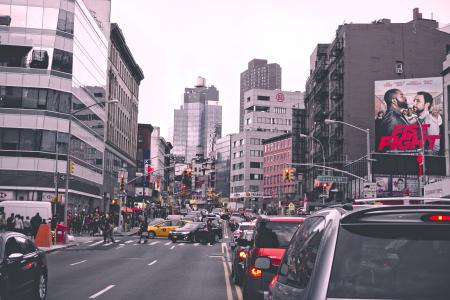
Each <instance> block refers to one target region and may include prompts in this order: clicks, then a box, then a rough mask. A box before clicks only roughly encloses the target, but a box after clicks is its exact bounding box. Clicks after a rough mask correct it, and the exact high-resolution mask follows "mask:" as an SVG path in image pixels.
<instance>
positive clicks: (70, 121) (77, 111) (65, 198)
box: [64, 99, 119, 226]
mask: <svg viewBox="0 0 450 300" xmlns="http://www.w3.org/2000/svg"><path fill="white" fill-rule="evenodd" d="M118 102H119V100H117V99H113V100H107V101H105V102H96V103H94V104H91V105H89V106H86V107H83V108H80V109H77V110H75V111H73V112H71V113H70V114H69V131H68V134H69V141H68V142H67V163H66V178H65V179H66V190H65V193H64V224H65V225H66V226H67V225H68V224H67V208H68V206H69V175H70V173H69V168H70V152H71V145H72V142H71V140H72V139H71V135H72V117H73V116H74V115H75V114H77V113H79V112H81V111H83V110H85V109H88V108H91V107H93V106H96V105H100V104H105V105H108V104H115V103H118ZM107 121H108V115H106V122H105V123H106V126H108V123H107ZM104 151H105V150H104ZM104 163H105V160H103V164H104ZM102 198H103V195H102Z"/></svg>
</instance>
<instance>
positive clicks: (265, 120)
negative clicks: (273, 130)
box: [249, 117, 292, 125]
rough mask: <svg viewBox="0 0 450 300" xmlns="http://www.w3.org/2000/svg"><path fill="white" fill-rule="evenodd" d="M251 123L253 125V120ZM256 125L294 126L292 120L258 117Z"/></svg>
mask: <svg viewBox="0 0 450 300" xmlns="http://www.w3.org/2000/svg"><path fill="white" fill-rule="evenodd" d="M249 122H250V123H251V120H250V121H249ZM256 123H259V124H275V125H292V120H291V119H280V118H265V117H257V118H256Z"/></svg>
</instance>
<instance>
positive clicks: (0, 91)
mask: <svg viewBox="0 0 450 300" xmlns="http://www.w3.org/2000/svg"><path fill="white" fill-rule="evenodd" d="M0 97H1V100H2V101H0V107H8V108H19V107H21V106H22V89H21V88H20V87H13V86H6V87H5V86H2V87H0Z"/></svg>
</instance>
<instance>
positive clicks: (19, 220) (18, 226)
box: [14, 215, 23, 233]
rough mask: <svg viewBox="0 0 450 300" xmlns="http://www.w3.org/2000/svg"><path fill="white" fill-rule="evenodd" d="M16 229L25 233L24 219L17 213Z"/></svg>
mask: <svg viewBox="0 0 450 300" xmlns="http://www.w3.org/2000/svg"><path fill="white" fill-rule="evenodd" d="M14 231H17V232H20V233H23V221H22V217H21V216H20V215H16V218H15V219H14Z"/></svg>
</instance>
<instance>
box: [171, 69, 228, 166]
mask: <svg viewBox="0 0 450 300" xmlns="http://www.w3.org/2000/svg"><path fill="white" fill-rule="evenodd" d="M221 134H222V106H220V105H219V91H218V90H217V89H216V88H215V87H214V86H210V87H206V84H205V79H204V78H202V77H198V79H197V85H196V86H195V87H194V88H186V89H185V91H184V103H183V105H182V106H181V107H180V109H176V110H175V111H174V130H173V144H174V145H173V146H174V150H173V153H174V155H176V156H183V157H184V158H185V159H186V161H190V160H191V159H192V158H194V157H195V156H196V155H197V154H202V155H203V157H210V156H211V155H213V147H214V143H215V140H216V139H217V138H220V137H221ZM199 152H200V153H199Z"/></svg>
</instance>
